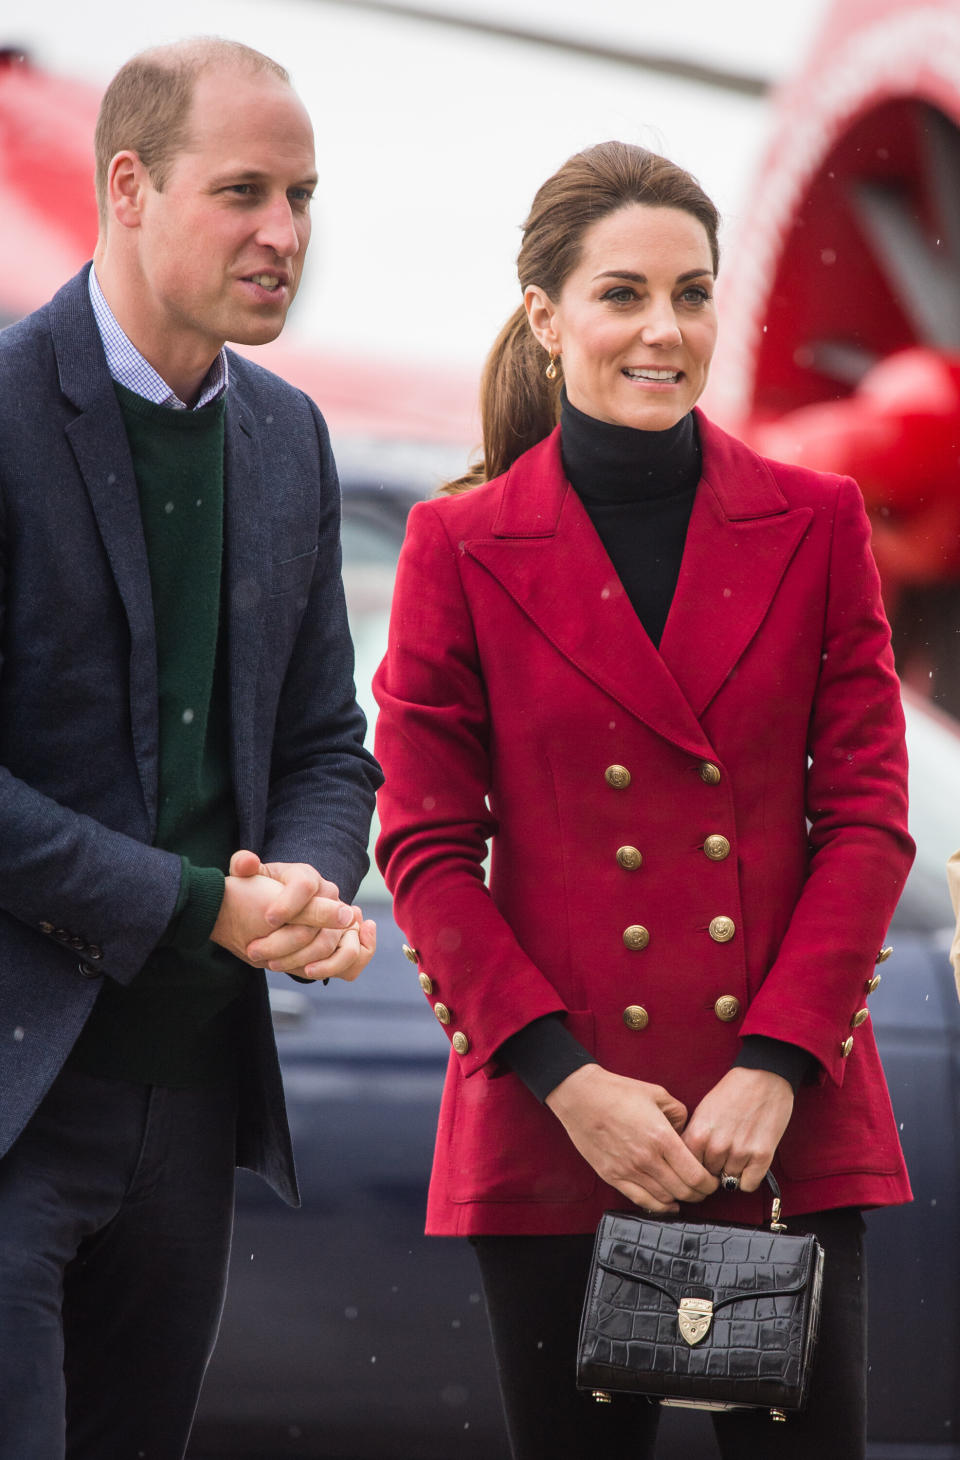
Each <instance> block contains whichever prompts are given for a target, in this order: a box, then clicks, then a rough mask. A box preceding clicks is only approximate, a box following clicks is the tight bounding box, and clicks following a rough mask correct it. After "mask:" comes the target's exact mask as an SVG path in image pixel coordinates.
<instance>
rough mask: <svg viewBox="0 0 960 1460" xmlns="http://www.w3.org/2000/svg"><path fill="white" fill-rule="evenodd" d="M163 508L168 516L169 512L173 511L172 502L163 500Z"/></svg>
mask: <svg viewBox="0 0 960 1460" xmlns="http://www.w3.org/2000/svg"><path fill="white" fill-rule="evenodd" d="M163 510H164V512H166V514H167V516H168V517H169V516H170V513H171V512H172V511H173V503H172V502H165V503H164V504H163Z"/></svg>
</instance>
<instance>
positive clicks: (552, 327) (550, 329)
mask: <svg viewBox="0 0 960 1460" xmlns="http://www.w3.org/2000/svg"><path fill="white" fill-rule="evenodd" d="M523 307H524V309H525V310H526V311H527V319H528V320H529V321H530V328H531V329H532V331H533V333H534V337H535V338H536V340H537V343H538V344H540V345H542V346H543V348H544V349H545V350H547V351H548V352H549V353H550V354H552V355H559V354H560V335H559V332H558V329H557V324H558V321H557V317H556V316H557V311H556V309H555V308H554V304H553V300H552V299H551V298H550V296H549V294H548V293H547V292H546V290H544V289H541V288H540V286H539V284H528V285H527V287H526V289H524V291H523Z"/></svg>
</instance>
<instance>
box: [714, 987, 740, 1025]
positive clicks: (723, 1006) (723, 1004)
mask: <svg viewBox="0 0 960 1460" xmlns="http://www.w3.org/2000/svg"><path fill="white" fill-rule="evenodd" d="M713 1012H714V1013H715V1014H716V1016H717V1018H718V1019H719V1020H720V1021H721V1023H723V1024H729V1023H730V1022H731V1021H732V1020H734V1019H736V1018H737V1016H738V1014H739V1013H740V1000H739V999H738V998H737V997H736V995H735V994H721V995H720V997H719V999H718V1000H717V1002H716V1003H715V1004H714V1006H713Z"/></svg>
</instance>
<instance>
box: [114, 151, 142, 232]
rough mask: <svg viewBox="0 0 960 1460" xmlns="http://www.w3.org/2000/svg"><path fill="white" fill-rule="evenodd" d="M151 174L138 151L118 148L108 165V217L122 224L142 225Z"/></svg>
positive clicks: (124, 226)
mask: <svg viewBox="0 0 960 1460" xmlns="http://www.w3.org/2000/svg"><path fill="white" fill-rule="evenodd" d="M149 186H150V177H149V174H148V172H147V169H146V168H145V167H144V165H143V163H142V162H141V161H140V158H139V157H138V155H137V154H136V152H118V153H117V154H116V156H115V157H112V158H111V159H110V166H109V167H108V169H107V217H108V218H111V219H113V220H114V221H115V222H117V223H119V224H120V226H121V228H139V227H140V223H141V220H142V217H143V205H144V200H145V194H146V190H147V188H148V187H149Z"/></svg>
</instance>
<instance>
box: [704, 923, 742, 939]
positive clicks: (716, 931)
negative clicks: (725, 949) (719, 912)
mask: <svg viewBox="0 0 960 1460" xmlns="http://www.w3.org/2000/svg"><path fill="white" fill-rule="evenodd" d="M708 931H709V933H710V936H711V938H712V939H713V941H714V942H715V943H729V942H730V939H731V938H732V937H733V935H734V933H735V932H736V931H737V925H736V923H735V922H734V921H733V918H726V917H719V918H711V919H710V927H709V929H708Z"/></svg>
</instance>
